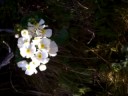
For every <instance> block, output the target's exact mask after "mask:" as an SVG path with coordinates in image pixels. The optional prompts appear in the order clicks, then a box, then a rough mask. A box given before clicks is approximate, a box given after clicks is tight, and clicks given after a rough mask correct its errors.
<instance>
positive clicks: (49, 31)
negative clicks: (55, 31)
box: [45, 29, 52, 37]
mask: <svg viewBox="0 0 128 96" xmlns="http://www.w3.org/2000/svg"><path fill="white" fill-rule="evenodd" d="M45 35H46V37H51V36H52V30H51V29H46V33H45Z"/></svg>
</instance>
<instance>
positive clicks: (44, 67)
mask: <svg viewBox="0 0 128 96" xmlns="http://www.w3.org/2000/svg"><path fill="white" fill-rule="evenodd" d="M46 69H47V67H46V65H44V64H41V65H40V66H39V70H40V71H45V70H46Z"/></svg>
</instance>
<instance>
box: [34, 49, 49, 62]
mask: <svg viewBox="0 0 128 96" xmlns="http://www.w3.org/2000/svg"><path fill="white" fill-rule="evenodd" d="M32 61H34V62H38V63H42V64H46V63H47V62H48V61H49V58H48V53H47V52H46V50H38V51H37V52H36V54H35V56H34V57H33V58H32Z"/></svg>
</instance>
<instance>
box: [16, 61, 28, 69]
mask: <svg viewBox="0 0 128 96" xmlns="http://www.w3.org/2000/svg"><path fill="white" fill-rule="evenodd" d="M27 64H28V62H27V61H26V60H22V61H20V62H18V63H17V66H18V67H19V68H22V70H24V71H25V70H26V65H27Z"/></svg>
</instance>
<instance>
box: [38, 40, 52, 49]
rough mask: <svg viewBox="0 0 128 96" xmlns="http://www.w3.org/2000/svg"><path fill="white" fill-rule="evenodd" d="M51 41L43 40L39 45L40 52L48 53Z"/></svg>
mask: <svg viewBox="0 0 128 96" xmlns="http://www.w3.org/2000/svg"><path fill="white" fill-rule="evenodd" d="M50 42H51V40H50V39H48V38H42V39H41V40H40V42H39V44H38V48H39V49H40V50H46V51H47V52H48V50H49V46H50Z"/></svg>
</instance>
